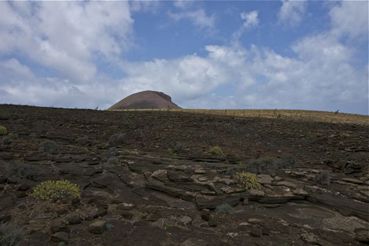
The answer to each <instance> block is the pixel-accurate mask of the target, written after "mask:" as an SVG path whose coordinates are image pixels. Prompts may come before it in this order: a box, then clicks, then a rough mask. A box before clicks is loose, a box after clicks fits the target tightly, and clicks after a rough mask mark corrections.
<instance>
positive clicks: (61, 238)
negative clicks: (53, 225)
mask: <svg viewBox="0 0 369 246" xmlns="http://www.w3.org/2000/svg"><path fill="white" fill-rule="evenodd" d="M68 240H69V234H68V233H66V232H63V231H59V232H56V233H54V234H53V235H52V236H51V241H53V242H64V243H67V242H68Z"/></svg>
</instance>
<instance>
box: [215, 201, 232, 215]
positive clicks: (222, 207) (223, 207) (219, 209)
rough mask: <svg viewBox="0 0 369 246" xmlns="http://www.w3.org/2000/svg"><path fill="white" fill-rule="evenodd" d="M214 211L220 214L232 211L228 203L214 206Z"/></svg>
mask: <svg viewBox="0 0 369 246" xmlns="http://www.w3.org/2000/svg"><path fill="white" fill-rule="evenodd" d="M215 212H217V213H222V214H231V213H232V212H233V207H232V206H231V205H229V204H228V203H222V204H220V205H218V206H216V208H215Z"/></svg>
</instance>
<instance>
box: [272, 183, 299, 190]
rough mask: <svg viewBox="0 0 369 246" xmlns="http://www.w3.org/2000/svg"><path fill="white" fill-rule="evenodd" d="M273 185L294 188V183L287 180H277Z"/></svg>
mask: <svg viewBox="0 0 369 246" xmlns="http://www.w3.org/2000/svg"><path fill="white" fill-rule="evenodd" d="M275 185H278V186H286V187H288V188H293V189H294V188H296V184H294V183H292V182H289V181H279V182H277V183H276V184H275Z"/></svg>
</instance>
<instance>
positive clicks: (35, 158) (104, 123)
mask: <svg viewBox="0 0 369 246" xmlns="http://www.w3.org/2000/svg"><path fill="white" fill-rule="evenodd" d="M0 125H3V126H5V127H6V128H7V129H8V132H9V133H8V134H7V135H6V136H0V221H1V222H6V223H8V224H13V225H16V226H18V227H20V228H22V229H23V232H24V239H23V241H22V243H21V245H37V246H41V245H67V244H68V245H144V246H146V245H163V246H164V245H168V246H169V245H180V246H191V245H196V246H197V245H199V246H201V245H209V246H216V245H332V246H333V245H334V246H335V245H364V244H368V243H369V235H368V233H369V229H368V225H369V223H368V221H369V218H368V216H369V207H368V205H369V174H368V163H369V147H368V143H369V134H368V132H369V126H368V125H366V124H353V123H344V124H341V123H327V122H326V123H323V122H314V121H304V120H293V119H291V118H290V119H284V118H275V119H272V118H262V117H234V116H217V115H205V114H192V113H186V112H166V111H153V112H150V111H142V112H141V111H137V112H131V111H124V112H109V111H94V110H72V109H53V108H37V107H26V106H8V105H0ZM214 146H220V147H221V149H222V152H223V153H224V154H223V155H222V154H216V153H211V152H209V149H210V148H211V147H214ZM239 171H248V172H252V173H255V174H257V175H258V181H259V183H260V184H261V185H262V187H261V189H260V190H245V189H243V188H242V187H241V186H239V184H238V183H237V182H236V181H235V179H234V175H235V173H237V172H239ZM55 179H67V180H69V181H71V182H73V183H76V184H78V185H80V187H81V190H82V193H81V199H80V200H77V201H72V202H70V203H56V204H55V203H51V202H42V201H38V200H35V199H34V198H32V197H30V196H29V194H30V192H31V190H32V188H33V187H34V186H35V185H37V184H39V183H40V182H42V181H45V180H55Z"/></svg>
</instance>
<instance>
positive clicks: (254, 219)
mask: <svg viewBox="0 0 369 246" xmlns="http://www.w3.org/2000/svg"><path fill="white" fill-rule="evenodd" d="M247 222H248V223H251V224H260V223H262V222H263V221H262V220H261V219H257V218H250V219H248V220H247Z"/></svg>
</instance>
